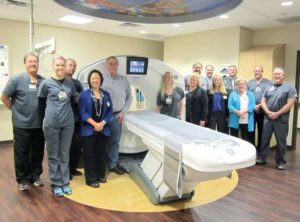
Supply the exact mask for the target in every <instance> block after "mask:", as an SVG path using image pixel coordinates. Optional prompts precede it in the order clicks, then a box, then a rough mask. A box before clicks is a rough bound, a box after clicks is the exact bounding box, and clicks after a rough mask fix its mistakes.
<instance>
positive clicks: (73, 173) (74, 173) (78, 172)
mask: <svg viewBox="0 0 300 222" xmlns="http://www.w3.org/2000/svg"><path fill="white" fill-rule="evenodd" d="M71 174H72V176H81V175H82V173H81V172H80V171H79V170H75V171H73V172H72V173H71Z"/></svg>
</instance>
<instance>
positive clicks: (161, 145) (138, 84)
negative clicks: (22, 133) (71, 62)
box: [77, 56, 256, 204]
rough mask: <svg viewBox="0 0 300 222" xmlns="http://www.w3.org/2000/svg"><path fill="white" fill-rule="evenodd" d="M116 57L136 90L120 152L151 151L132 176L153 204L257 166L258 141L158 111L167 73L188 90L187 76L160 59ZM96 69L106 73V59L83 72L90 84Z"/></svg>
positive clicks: (133, 168)
mask: <svg viewBox="0 0 300 222" xmlns="http://www.w3.org/2000/svg"><path fill="white" fill-rule="evenodd" d="M116 57H117V59H118V60H119V74H121V75H124V76H126V77H127V79H128V81H129V83H130V85H131V86H132V92H133V93H134V95H133V98H134V102H133V104H132V106H131V111H130V112H128V113H127V114H126V115H125V118H124V125H125V127H124V126H123V131H122V139H121V143H120V152H123V153H138V152H142V151H146V150H149V151H148V152H147V155H146V157H145V158H144V160H143V162H142V163H141V164H140V165H138V164H133V165H131V167H130V176H131V178H132V179H133V180H134V181H135V182H136V183H137V185H138V186H139V187H140V188H141V189H142V190H143V191H144V193H145V195H146V196H147V197H148V198H149V200H150V201H151V202H152V203H153V204H159V203H165V202H168V201H173V200H178V199H185V198H191V197H192V196H193V192H194V189H195V186H196V185H198V184H199V183H200V182H203V181H207V180H212V179H216V178H220V177H224V176H229V177H230V175H231V172H232V170H234V169H241V168H245V167H249V166H252V165H254V164H255V158H256V149H255V147H254V146H253V145H252V144H250V143H248V142H246V141H243V140H241V139H238V138H235V137H232V136H229V135H226V134H222V133H219V132H217V131H213V130H211V129H208V128H204V127H200V126H197V125H194V124H190V123H187V122H185V121H183V120H178V119H175V118H172V117H168V116H165V115H161V114H159V113H155V112H153V110H154V109H155V106H156V96H157V93H158V91H159V88H160V82H161V77H162V75H163V74H164V73H165V72H166V71H171V72H173V74H174V80H175V85H177V86H179V87H181V88H183V89H184V80H183V78H182V76H181V75H180V74H179V73H178V72H177V71H176V70H174V69H173V68H171V67H169V66H168V65H166V64H165V63H163V62H162V61H159V60H157V59H151V58H142V57H134V56H116ZM92 69H98V70H100V71H101V72H105V59H103V60H99V61H96V62H94V63H91V64H89V65H87V66H86V67H85V68H83V69H82V70H81V71H80V72H79V73H78V76H77V78H78V79H79V80H80V81H81V82H82V83H83V85H85V86H87V75H88V73H89V71H90V70H92ZM104 81H105V79H104ZM140 92H142V93H140ZM141 97H142V98H141Z"/></svg>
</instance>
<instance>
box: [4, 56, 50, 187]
mask: <svg viewBox="0 0 300 222" xmlns="http://www.w3.org/2000/svg"><path fill="white" fill-rule="evenodd" d="M24 66H25V69H26V72H25V73H21V74H18V75H14V76H12V77H11V79H10V80H9V81H8V83H7V85H6V87H5V89H4V90H3V93H2V97H1V100H2V102H3V104H4V105H5V106H6V107H7V108H8V109H10V110H11V111H12V123H13V134H14V161H15V173H16V179H17V182H18V184H19V190H22V191H25V190H29V189H30V183H33V184H34V186H42V185H43V183H42V181H41V179H40V175H41V174H42V172H43V167H42V162H43V157H44V143H45V140H44V134H43V131H42V123H41V121H40V118H39V115H38V97H37V92H38V88H39V86H40V84H41V82H42V81H43V80H44V78H43V77H42V76H40V75H38V74H37V72H38V68H39V59H38V57H37V56H36V55H35V54H32V53H29V54H27V55H25V57H24Z"/></svg>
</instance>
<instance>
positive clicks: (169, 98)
mask: <svg viewBox="0 0 300 222" xmlns="http://www.w3.org/2000/svg"><path fill="white" fill-rule="evenodd" d="M166 104H168V105H170V104H172V97H171V96H168V97H167V98H166Z"/></svg>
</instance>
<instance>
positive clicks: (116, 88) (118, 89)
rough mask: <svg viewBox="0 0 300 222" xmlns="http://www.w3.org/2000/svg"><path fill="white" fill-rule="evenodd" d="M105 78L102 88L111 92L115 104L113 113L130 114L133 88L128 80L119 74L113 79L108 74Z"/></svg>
mask: <svg viewBox="0 0 300 222" xmlns="http://www.w3.org/2000/svg"><path fill="white" fill-rule="evenodd" d="M103 78H104V80H103V84H102V86H101V88H102V89H104V90H106V91H108V92H109V94H110V97H111V100H112V103H113V112H119V111H122V112H123V113H126V112H128V110H129V109H130V106H131V103H132V95H131V88H130V85H129V82H128V80H127V79H126V78H125V77H124V76H122V75H119V74H117V75H116V76H115V77H114V78H112V77H111V75H110V74H109V73H108V72H106V73H105V74H104V75H103Z"/></svg>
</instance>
